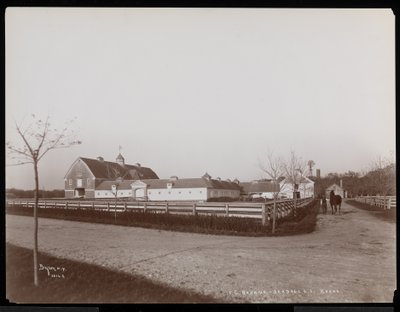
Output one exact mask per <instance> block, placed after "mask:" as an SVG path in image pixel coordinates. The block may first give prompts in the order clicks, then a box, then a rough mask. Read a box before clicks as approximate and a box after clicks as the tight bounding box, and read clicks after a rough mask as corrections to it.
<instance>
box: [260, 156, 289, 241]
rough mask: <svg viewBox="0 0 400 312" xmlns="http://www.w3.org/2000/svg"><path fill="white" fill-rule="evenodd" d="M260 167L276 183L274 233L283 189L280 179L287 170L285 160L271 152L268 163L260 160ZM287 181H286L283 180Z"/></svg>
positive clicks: (273, 215)
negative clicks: (279, 199)
mask: <svg viewBox="0 0 400 312" xmlns="http://www.w3.org/2000/svg"><path fill="white" fill-rule="evenodd" d="M260 168H261V170H262V171H264V172H265V173H266V174H267V175H268V176H269V178H271V180H272V183H273V184H274V191H273V197H274V207H273V212H272V233H275V228H276V204H277V201H278V198H279V193H280V191H281V188H280V185H279V179H280V178H281V177H282V176H283V174H284V172H285V166H284V161H283V159H282V158H281V157H279V156H274V155H273V153H272V152H270V153H269V154H268V156H267V163H265V164H263V163H261V162H260ZM283 183H285V182H283Z"/></svg>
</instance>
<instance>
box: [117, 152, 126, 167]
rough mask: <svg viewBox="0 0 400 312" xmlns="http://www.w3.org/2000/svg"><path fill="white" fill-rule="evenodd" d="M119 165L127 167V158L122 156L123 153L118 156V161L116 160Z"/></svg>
mask: <svg viewBox="0 0 400 312" xmlns="http://www.w3.org/2000/svg"><path fill="white" fill-rule="evenodd" d="M115 161H116V162H117V164H118V165H121V166H125V158H124V157H123V156H122V155H121V153H119V154H118V156H117V159H116V160H115Z"/></svg>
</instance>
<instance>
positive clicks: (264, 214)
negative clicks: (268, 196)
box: [261, 204, 266, 225]
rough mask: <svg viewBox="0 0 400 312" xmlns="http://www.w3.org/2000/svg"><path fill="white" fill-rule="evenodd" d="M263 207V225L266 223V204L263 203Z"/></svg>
mask: <svg viewBox="0 0 400 312" xmlns="http://www.w3.org/2000/svg"><path fill="white" fill-rule="evenodd" d="M261 209H262V212H261V213H262V225H265V216H266V213H265V204H262V206H261Z"/></svg>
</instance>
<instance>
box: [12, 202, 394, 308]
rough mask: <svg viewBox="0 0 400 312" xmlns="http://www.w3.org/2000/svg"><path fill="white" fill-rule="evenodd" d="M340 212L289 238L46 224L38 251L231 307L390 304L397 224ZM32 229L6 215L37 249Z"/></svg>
mask: <svg viewBox="0 0 400 312" xmlns="http://www.w3.org/2000/svg"><path fill="white" fill-rule="evenodd" d="M342 211H343V213H342V215H340V216H338V215H334V216H332V215H329V214H328V215H319V217H318V227H317V230H316V231H315V232H313V233H311V234H305V235H298V236H287V237H232V236H215V235H203V234H190V233H177V232H167V231H158V230H150V229H142V228H133V227H122V226H114V225H102V224H90V223H82V222H73V221H62V220H52V219H40V220H39V226H40V232H39V248H40V250H41V251H43V252H47V253H50V254H53V255H55V256H57V257H64V258H68V259H72V260H78V261H85V262H88V263H94V264H97V265H101V266H104V267H108V268H112V269H115V270H121V271H124V272H128V273H135V274H140V275H145V276H146V277H148V278H150V279H153V280H156V281H159V282H162V283H164V284H167V285H170V286H172V287H176V288H183V289H191V290H193V291H196V292H198V293H203V294H206V295H211V296H214V297H216V298H221V299H222V300H227V301H230V302H287V303H294V302H314V303H315V302H392V298H393V291H394V289H395V288H396V271H395V269H396V268H395V224H394V223H389V222H386V221H382V220H379V219H377V218H375V217H373V216H371V215H369V214H368V212H366V211H362V210H359V209H357V208H354V207H352V206H350V205H348V204H346V203H344V204H343V207H342ZM32 229H33V220H32V218H30V217H23V216H12V215H7V217H6V241H7V242H10V243H12V244H15V245H19V246H23V247H28V248H32V245H33V243H32ZM44 265H45V264H44Z"/></svg>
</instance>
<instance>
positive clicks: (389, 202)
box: [353, 196, 397, 210]
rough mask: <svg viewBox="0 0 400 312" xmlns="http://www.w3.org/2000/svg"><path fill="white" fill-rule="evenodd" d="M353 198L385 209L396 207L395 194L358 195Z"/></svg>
mask: <svg viewBox="0 0 400 312" xmlns="http://www.w3.org/2000/svg"><path fill="white" fill-rule="evenodd" d="M353 200H355V201H357V202H360V203H364V204H368V205H372V206H377V207H380V208H383V209H384V210H386V209H396V207H397V206H396V196H360V197H356V198H353Z"/></svg>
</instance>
